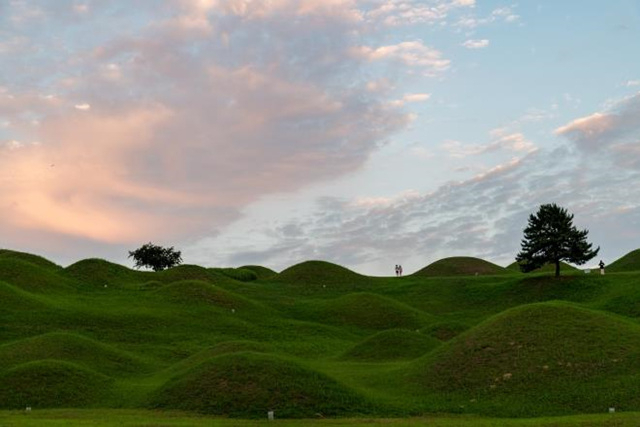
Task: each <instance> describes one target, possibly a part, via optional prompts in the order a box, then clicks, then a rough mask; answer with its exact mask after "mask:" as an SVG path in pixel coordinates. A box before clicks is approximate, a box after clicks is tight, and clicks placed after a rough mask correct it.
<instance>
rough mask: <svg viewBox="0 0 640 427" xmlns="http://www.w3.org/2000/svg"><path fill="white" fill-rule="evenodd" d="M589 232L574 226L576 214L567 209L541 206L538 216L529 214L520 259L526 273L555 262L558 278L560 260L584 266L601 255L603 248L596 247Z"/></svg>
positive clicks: (553, 204) (522, 268)
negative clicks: (589, 240)
mask: <svg viewBox="0 0 640 427" xmlns="http://www.w3.org/2000/svg"><path fill="white" fill-rule="evenodd" d="M587 234H589V231H588V230H578V229H577V228H576V227H575V226H574V225H573V214H569V213H568V212H567V210H566V209H564V208H561V207H560V206H558V205H556V204H555V203H552V204H546V205H541V206H540V209H538V212H537V213H536V214H535V215H534V214H531V215H529V223H528V225H527V228H525V229H524V238H523V239H522V250H521V251H520V253H518V255H517V256H516V261H517V262H518V264H519V265H520V269H521V270H522V271H523V272H525V273H526V272H529V271H532V270H535V269H537V268H540V267H542V266H543V265H545V264H549V263H554V264H555V267H556V277H558V276H560V261H567V262H571V263H574V264H578V265H580V264H584V263H585V262H587V261H589V260H590V259H591V258H593V257H595V256H596V255H598V251H599V250H600V247H598V248H596V249H595V250H592V246H591V243H587Z"/></svg>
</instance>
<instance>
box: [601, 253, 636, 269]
mask: <svg viewBox="0 0 640 427" xmlns="http://www.w3.org/2000/svg"><path fill="white" fill-rule="evenodd" d="M606 271H607V272H610V273H617V272H623V271H640V249H636V250H635V251H631V252H629V253H628V254H626V255H625V256H623V257H622V258H620V259H618V260H616V261H615V262H613V263H611V265H609V266H608V267H606Z"/></svg>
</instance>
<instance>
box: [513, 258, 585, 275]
mask: <svg viewBox="0 0 640 427" xmlns="http://www.w3.org/2000/svg"><path fill="white" fill-rule="evenodd" d="M506 269H507V270H509V271H513V272H517V273H521V271H520V266H519V265H518V263H517V262H515V261H514V262H512V263H511V264H509V265H508V266H507V267H506ZM578 271H580V269H579V268H576V267H574V266H572V265H570V264H567V263H566V262H562V261H560V274H562V273H575V272H578ZM555 272H556V265H555V264H547V265H544V266H542V267H540V268H536V269H535V270H533V271H530V272H529V273H555Z"/></svg>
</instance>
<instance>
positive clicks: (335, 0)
mask: <svg viewBox="0 0 640 427" xmlns="http://www.w3.org/2000/svg"><path fill="white" fill-rule="evenodd" d="M639 40H640V1H638V0H611V1H608V2H601V1H595V0H581V1H578V0H575V1H573V0H571V1H570V0H567V1H561V2H559V1H555V0H544V1H536V0H527V1H521V2H510V1H501V0H127V1H125V0H121V1H120V0H116V1H109V2H105V1H99V0H93V1H92V0H55V1H52V0H41V1H37V0H0V247H4V248H10V249H14V250H20V251H26V252H30V253H37V254H40V255H43V256H45V257H47V258H49V259H51V260H53V261H55V262H57V263H59V264H61V265H68V264H70V263H73V262H75V261H77V260H80V259H84V258H105V259H108V260H111V261H114V262H119V263H122V264H125V265H133V263H132V260H131V259H127V254H128V251H130V250H134V249H136V248H137V247H139V246H141V245H142V244H144V243H147V242H153V243H155V244H160V245H163V246H174V247H175V248H176V249H178V250H181V251H182V256H183V260H184V262H185V263H190V264H200V265H205V266H234V267H235V266H242V265H248V264H258V265H264V266H267V267H270V268H273V269H275V270H278V271H280V270H282V269H284V268H286V267H288V266H291V265H293V264H296V263H299V262H302V261H305V260H310V259H321V260H326V261H330V262H335V263H338V264H341V265H344V266H346V267H348V268H351V269H353V270H355V271H358V272H360V273H364V274H370V275H392V274H393V272H392V269H393V266H394V265H395V264H402V265H403V267H404V271H405V272H407V273H410V272H413V271H416V270H418V269H420V268H422V267H424V266H426V265H428V264H429V263H431V262H433V261H436V260H438V259H441V258H444V257H449V256H474V257H479V258H483V259H486V260H488V261H491V262H494V263H497V264H499V265H508V264H510V263H511V262H513V261H514V258H515V255H516V254H517V252H518V251H519V249H520V241H521V239H522V231H523V229H524V228H525V227H526V225H527V218H528V216H529V215H530V214H532V213H535V212H536V211H537V209H538V207H539V206H540V205H541V204H545V203H557V204H558V205H560V206H562V207H564V208H566V209H568V211H569V212H571V213H573V214H574V215H575V218H574V223H575V225H576V226H577V227H578V228H581V229H583V228H586V229H588V230H589V237H588V240H589V241H590V242H591V243H593V244H594V246H600V248H601V249H600V254H599V255H598V259H594V260H592V261H591V264H594V265H595V264H596V263H597V261H598V260H599V259H603V260H604V261H605V263H610V262H612V261H614V260H615V259H617V258H619V257H620V256H622V255H624V254H626V253H627V252H629V251H631V250H633V249H637V248H638V247H640V43H639V42H638V41H639Z"/></svg>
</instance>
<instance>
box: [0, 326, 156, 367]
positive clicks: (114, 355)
mask: <svg viewBox="0 0 640 427" xmlns="http://www.w3.org/2000/svg"><path fill="white" fill-rule="evenodd" d="M43 359H55V360H61V361H66V362H73V363H76V364H77V365H81V366H84V367H86V368H90V369H93V370H95V371H98V372H101V373H103V374H107V375H120V374H127V373H134V372H140V371H145V365H144V363H143V362H142V361H141V360H140V359H139V358H137V357H135V356H133V355H131V354H129V353H126V352H123V351H121V350H119V349H117V348H115V347H112V346H110V345H106V344H103V343H101V342H98V341H94V340H92V339H89V338H86V337H83V336H82V335H77V334H69V333H62V332H58V333H56V332H54V333H49V334H44V335H39V336H36V337H32V338H27V339H23V340H20V341H15V342H12V343H9V344H5V345H2V346H0V370H4V369H8V368H12V367H15V366H17V365H20V364H22V363H25V362H31V361H36V360H43Z"/></svg>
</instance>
